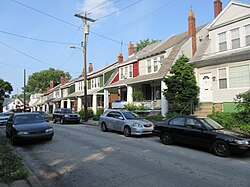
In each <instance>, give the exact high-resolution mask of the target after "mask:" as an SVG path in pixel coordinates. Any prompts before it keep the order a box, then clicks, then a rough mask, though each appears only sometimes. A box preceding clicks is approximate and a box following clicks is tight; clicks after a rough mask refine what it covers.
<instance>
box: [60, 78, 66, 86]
mask: <svg viewBox="0 0 250 187" xmlns="http://www.w3.org/2000/svg"><path fill="white" fill-rule="evenodd" d="M60 84H61V85H63V84H65V78H64V77H61V80H60Z"/></svg>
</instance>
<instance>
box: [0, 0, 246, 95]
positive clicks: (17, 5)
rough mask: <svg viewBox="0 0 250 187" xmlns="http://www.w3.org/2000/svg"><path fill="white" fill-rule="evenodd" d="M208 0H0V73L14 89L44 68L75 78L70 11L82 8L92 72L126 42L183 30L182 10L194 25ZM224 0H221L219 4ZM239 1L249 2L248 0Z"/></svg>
mask: <svg viewBox="0 0 250 187" xmlns="http://www.w3.org/2000/svg"><path fill="white" fill-rule="evenodd" d="M213 1H214V0H109V1H108V0H1V2H0V78H2V79H4V80H5V81H8V82H10V83H11V84H12V86H13V88H14V92H13V93H12V94H16V93H17V91H18V93H19V94H20V92H21V87H22V86H23V71H24V69H26V72H27V76H29V75H31V74H32V73H34V72H37V71H41V70H45V69H48V68H49V67H52V68H55V69H60V70H63V71H65V72H69V73H70V74H71V76H72V77H73V78H75V77H78V76H79V75H80V74H81V72H82V68H83V53H82V51H81V50H77V49H70V45H76V46H78V47H81V41H82V38H83V29H82V28H83V27H82V21H81V20H80V19H79V18H76V17H74V14H75V13H81V12H83V11H87V12H88V13H89V14H88V17H90V18H93V19H97V20H96V21H95V22H94V23H90V22H89V25H90V34H89V36H88V42H87V45H88V47H87V63H93V67H94V71H96V70H98V69H101V68H103V67H105V66H106V65H109V64H112V63H114V62H116V61H117V55H118V53H119V52H121V51H122V53H123V56H124V60H125V59H126V58H127V55H128V52H127V51H128V50H127V48H128V46H127V45H128V44H129V42H130V41H131V42H132V43H134V44H136V43H137V42H139V41H140V40H144V39H147V38H149V39H166V38H168V37H169V36H171V35H174V34H179V33H181V32H185V31H187V16H188V11H189V10H190V8H191V7H192V10H193V11H194V13H195V16H196V25H197V26H199V25H203V24H206V23H208V22H211V21H212V20H213V16H214V12H213ZM229 2H230V0H222V3H223V8H224V7H225V6H226V5H227V4H228V3H229ZM241 2H247V3H250V0H242V1H241Z"/></svg>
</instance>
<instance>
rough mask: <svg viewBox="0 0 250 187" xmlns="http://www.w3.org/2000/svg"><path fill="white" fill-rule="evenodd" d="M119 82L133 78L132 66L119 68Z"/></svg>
mask: <svg viewBox="0 0 250 187" xmlns="http://www.w3.org/2000/svg"><path fill="white" fill-rule="evenodd" d="M120 74H121V78H120V79H121V80H123V79H128V78H132V77H133V64H130V65H127V66H124V67H121V68H120Z"/></svg>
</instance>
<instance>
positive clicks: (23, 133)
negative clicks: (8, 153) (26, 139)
mask: <svg viewBox="0 0 250 187" xmlns="http://www.w3.org/2000/svg"><path fill="white" fill-rule="evenodd" d="M27 134H29V133H28V132H26V131H21V132H18V133H17V135H27Z"/></svg>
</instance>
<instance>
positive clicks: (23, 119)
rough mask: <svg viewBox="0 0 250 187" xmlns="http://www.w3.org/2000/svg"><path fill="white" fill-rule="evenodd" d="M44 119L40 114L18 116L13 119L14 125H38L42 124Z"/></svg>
mask: <svg viewBox="0 0 250 187" xmlns="http://www.w3.org/2000/svg"><path fill="white" fill-rule="evenodd" d="M44 121H45V118H44V116H42V115H41V114H29V115H18V116H16V117H15V121H14V123H15V124H16V125H17V124H24V123H25V124H26V123H39V122H44Z"/></svg>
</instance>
